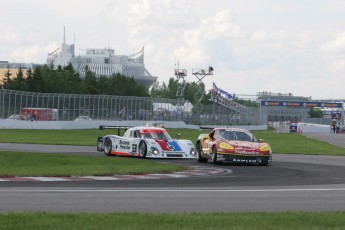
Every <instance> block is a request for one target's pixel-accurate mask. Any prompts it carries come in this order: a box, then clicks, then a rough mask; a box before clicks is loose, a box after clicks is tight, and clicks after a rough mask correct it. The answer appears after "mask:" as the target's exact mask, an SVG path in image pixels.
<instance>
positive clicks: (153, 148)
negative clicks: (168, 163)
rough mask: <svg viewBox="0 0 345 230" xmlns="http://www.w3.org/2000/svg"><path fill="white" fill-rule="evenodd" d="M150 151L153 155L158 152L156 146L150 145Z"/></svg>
mask: <svg viewBox="0 0 345 230" xmlns="http://www.w3.org/2000/svg"><path fill="white" fill-rule="evenodd" d="M150 151H151V153H152V154H154V155H158V154H159V150H158V149H157V148H156V147H151V148H150Z"/></svg>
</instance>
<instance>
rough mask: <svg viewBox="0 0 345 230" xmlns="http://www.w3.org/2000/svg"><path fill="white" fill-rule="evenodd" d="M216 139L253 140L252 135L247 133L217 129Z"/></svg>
mask: <svg viewBox="0 0 345 230" xmlns="http://www.w3.org/2000/svg"><path fill="white" fill-rule="evenodd" d="M216 139H218V140H229V141H253V140H254V137H253V136H251V135H249V134H248V133H245V132H241V131H235V130H217V131H216Z"/></svg>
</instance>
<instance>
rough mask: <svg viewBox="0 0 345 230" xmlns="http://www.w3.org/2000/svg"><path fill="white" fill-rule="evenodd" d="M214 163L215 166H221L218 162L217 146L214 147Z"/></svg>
mask: <svg viewBox="0 0 345 230" xmlns="http://www.w3.org/2000/svg"><path fill="white" fill-rule="evenodd" d="M212 162H213V164H215V165H217V164H219V162H218V161H217V148H216V146H214V147H213V149H212Z"/></svg>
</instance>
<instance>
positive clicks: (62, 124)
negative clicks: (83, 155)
mask: <svg viewBox="0 0 345 230" xmlns="http://www.w3.org/2000/svg"><path fill="white" fill-rule="evenodd" d="M148 123H151V124H152V123H157V124H163V125H164V127H165V128H186V129H200V126H198V125H187V124H186V123H184V122H183V121H108V120H93V121H21V120H9V119H0V128H1V129H67V130H68V129H98V128H99V126H100V125H113V126H142V125H145V124H148ZM208 127H238V128H244V129H248V130H267V125H252V126H250V125H244V126H215V125H213V126H208Z"/></svg>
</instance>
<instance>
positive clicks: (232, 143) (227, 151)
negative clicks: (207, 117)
mask: <svg viewBox="0 0 345 230" xmlns="http://www.w3.org/2000/svg"><path fill="white" fill-rule="evenodd" d="M196 151H197V159H198V162H204V163H205V162H207V161H208V160H209V159H210V160H212V162H213V163H214V164H217V163H219V162H225V161H229V162H238V163H256V164H259V165H269V164H271V162H272V149H271V146H270V145H269V144H268V143H265V142H264V141H263V140H262V139H257V138H256V137H255V136H254V135H253V134H252V133H251V132H250V131H248V130H246V129H240V128H214V129H212V131H211V132H210V133H209V134H200V135H199V137H198V140H197V142H196Z"/></svg>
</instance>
